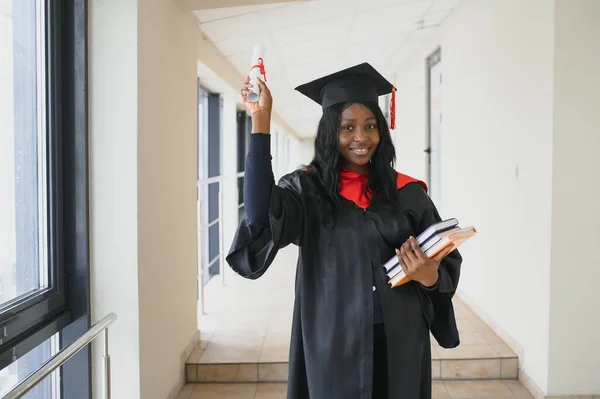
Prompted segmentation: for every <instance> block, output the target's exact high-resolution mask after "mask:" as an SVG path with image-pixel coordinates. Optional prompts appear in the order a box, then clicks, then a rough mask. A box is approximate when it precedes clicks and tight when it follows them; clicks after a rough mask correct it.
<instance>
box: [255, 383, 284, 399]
mask: <svg viewBox="0 0 600 399" xmlns="http://www.w3.org/2000/svg"><path fill="white" fill-rule="evenodd" d="M286 394H287V384H258V387H257V389H256V396H255V398H256V399H285V397H286Z"/></svg>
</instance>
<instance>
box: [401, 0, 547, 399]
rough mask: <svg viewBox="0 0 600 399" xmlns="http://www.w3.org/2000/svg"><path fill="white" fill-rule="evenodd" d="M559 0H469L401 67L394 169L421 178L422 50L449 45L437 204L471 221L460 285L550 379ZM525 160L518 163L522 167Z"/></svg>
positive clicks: (543, 381) (543, 379) (527, 366)
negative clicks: (555, 41)
mask: <svg viewBox="0 0 600 399" xmlns="http://www.w3.org/2000/svg"><path fill="white" fill-rule="evenodd" d="M553 35H554V7H553V2H549V1H547V0H531V1H527V2H523V1H521V0H493V1H479V0H463V1H462V2H461V3H460V4H459V6H458V8H457V9H456V10H455V12H454V13H453V15H451V16H450V18H449V19H448V20H447V21H446V22H445V24H444V26H443V27H442V28H441V29H440V30H439V31H438V32H437V34H436V35H435V36H434V37H432V38H431V40H429V42H428V43H427V44H426V45H425V46H423V47H422V48H421V49H420V50H419V51H418V53H417V54H416V55H415V56H414V57H413V58H412V59H410V60H409V61H408V62H407V63H406V64H405V65H404V67H403V68H401V69H400V70H399V71H398V73H397V77H398V78H397V82H396V83H397V88H398V92H397V111H396V115H397V118H398V120H397V125H398V126H399V128H398V130H397V133H395V135H396V137H395V142H396V144H397V152H398V170H399V171H401V172H404V173H408V174H412V175H414V176H416V177H419V178H426V158H425V154H424V153H423V150H424V149H425V148H426V143H427V138H426V135H425V134H426V108H425V104H426V86H425V83H426V76H425V65H426V64H425V60H426V57H427V56H428V55H429V54H431V53H432V52H433V51H434V50H435V49H436V48H437V47H438V46H441V48H442V73H443V84H442V110H443V111H442V112H443V123H442V154H441V166H442V186H441V202H440V203H439V204H438V206H439V208H440V210H441V212H442V216H445V217H457V218H458V219H459V221H460V222H461V223H462V224H463V225H468V224H474V225H476V226H477V227H478V228H479V230H480V234H479V236H478V237H476V238H475V239H473V241H471V242H469V243H467V244H466V245H465V247H464V248H463V250H462V253H463V256H464V259H465V261H464V265H463V274H462V278H461V282H460V286H459V288H460V291H461V294H462V295H463V297H465V298H467V299H470V300H471V301H472V302H474V303H476V304H477V305H478V306H479V307H480V309H481V310H482V312H483V314H482V315H483V316H484V317H486V318H489V319H491V321H493V322H494V323H495V324H496V325H499V326H501V328H502V329H503V330H504V334H503V335H504V337H505V338H508V339H509V341H511V342H512V343H516V345H514V346H515V347H516V349H517V350H518V351H519V352H522V363H521V367H522V368H523V370H524V371H525V372H526V373H527V374H528V375H529V376H530V377H531V378H532V379H533V380H534V382H535V383H536V384H537V385H538V386H540V387H544V388H545V387H546V386H547V384H548V335H549V330H548V326H549V324H548V318H549V315H548V314H549V291H550V233H549V231H550V204H551V201H550V198H551V178H552V174H551V157H552V127H553V124H552V112H553V101H552V90H553V84H552V79H553V65H554V63H553V60H554V54H553V47H554V46H553ZM517 170H518V174H517Z"/></svg>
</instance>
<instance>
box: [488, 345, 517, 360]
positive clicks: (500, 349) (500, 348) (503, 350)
mask: <svg viewBox="0 0 600 399" xmlns="http://www.w3.org/2000/svg"><path fill="white" fill-rule="evenodd" d="M491 347H492V349H493V350H494V352H496V353H497V354H498V356H499V357H513V358H516V357H517V354H516V353H515V352H514V351H513V350H512V349H510V347H509V346H508V345H506V344H505V343H501V344H496V345H491Z"/></svg>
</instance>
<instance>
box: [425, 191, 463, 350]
mask: <svg viewBox="0 0 600 399" xmlns="http://www.w3.org/2000/svg"><path fill="white" fill-rule="evenodd" d="M423 196H424V200H425V201H424V203H425V208H424V210H423V213H422V215H421V220H420V223H419V232H421V231H424V230H425V229H427V228H428V227H429V226H431V225H432V224H434V223H436V222H440V221H441V220H442V219H441V217H440V215H439V213H438V210H437V209H436V207H435V205H434V203H433V201H431V198H430V197H429V196H428V195H427V194H426V193H425V192H424V191H423ZM461 265H462V256H461V254H460V253H459V251H458V249H455V250H454V251H452V252H451V253H450V254H448V255H447V256H446V257H445V258H444V259H443V260H442V261H441V263H440V266H439V269H438V273H439V277H438V281H437V283H436V284H435V286H434V287H431V289H425V287H422V288H423V289H422V291H423V293H425V295H426V296H427V298H428V299H429V301H428V302H429V305H430V306H428V308H429V312H427V313H429V315H428V316H429V317H428V319H429V323H430V330H431V333H432V335H433V336H434V338H435V339H436V340H437V341H438V343H439V344H440V346H441V347H443V348H454V347H456V346H458V345H459V344H460V337H459V333H458V327H457V325H456V316H455V314H454V306H453V304H452V298H453V297H454V294H455V293H456V290H457V287H458V281H459V279H460V270H461Z"/></svg>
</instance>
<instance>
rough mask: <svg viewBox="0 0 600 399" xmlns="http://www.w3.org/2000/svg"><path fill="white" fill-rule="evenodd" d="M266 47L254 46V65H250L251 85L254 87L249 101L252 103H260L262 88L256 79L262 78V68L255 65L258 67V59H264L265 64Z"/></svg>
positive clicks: (249, 95)
mask: <svg viewBox="0 0 600 399" xmlns="http://www.w3.org/2000/svg"><path fill="white" fill-rule="evenodd" d="M265 51H266V49H265V46H264V45H262V44H257V45H255V46H254V50H253V51H252V64H250V68H251V69H250V74H249V76H250V84H252V87H251V88H250V92H249V93H248V96H247V98H248V101H250V102H253V103H255V102H257V101H258V97H259V96H260V87H259V86H258V83H256V78H257V77H258V76H260V75H261V74H260V68H259V67H258V66H256V67H254V66H255V65H258V59H259V58H262V59H263V63H264V60H265ZM252 67H254V68H252Z"/></svg>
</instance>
